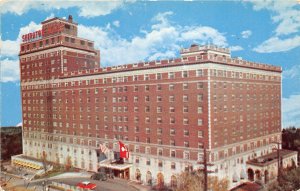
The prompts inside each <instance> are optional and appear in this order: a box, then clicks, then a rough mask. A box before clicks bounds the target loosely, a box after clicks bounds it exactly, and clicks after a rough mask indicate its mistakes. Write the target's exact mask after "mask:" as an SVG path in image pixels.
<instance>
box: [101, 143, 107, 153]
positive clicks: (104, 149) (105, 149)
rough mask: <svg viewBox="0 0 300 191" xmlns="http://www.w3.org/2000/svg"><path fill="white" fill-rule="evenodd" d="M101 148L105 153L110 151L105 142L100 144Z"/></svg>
mask: <svg viewBox="0 0 300 191" xmlns="http://www.w3.org/2000/svg"><path fill="white" fill-rule="evenodd" d="M100 150H101V151H102V152H103V153H106V152H108V151H109V149H108V148H107V147H106V145H105V144H100Z"/></svg>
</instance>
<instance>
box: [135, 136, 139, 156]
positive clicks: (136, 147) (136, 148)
mask: <svg viewBox="0 0 300 191" xmlns="http://www.w3.org/2000/svg"><path fill="white" fill-rule="evenodd" d="M136 139H137V140H138V141H136V142H139V138H138V137H136ZM134 151H135V152H136V153H139V152H140V147H139V146H138V145H135V148H134Z"/></svg>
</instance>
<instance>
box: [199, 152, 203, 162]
mask: <svg viewBox="0 0 300 191" xmlns="http://www.w3.org/2000/svg"><path fill="white" fill-rule="evenodd" d="M198 161H200V162H203V161H204V156H203V154H202V153H198Z"/></svg>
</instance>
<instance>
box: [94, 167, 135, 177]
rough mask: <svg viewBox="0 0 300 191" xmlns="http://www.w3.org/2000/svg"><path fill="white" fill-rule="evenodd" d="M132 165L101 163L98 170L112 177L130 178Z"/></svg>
mask: <svg viewBox="0 0 300 191" xmlns="http://www.w3.org/2000/svg"><path fill="white" fill-rule="evenodd" d="M131 166H132V164H116V163H112V164H110V163H101V164H100V168H99V169H98V172H102V173H105V174H106V175H107V177H110V178H114V177H116V178H122V179H126V180H128V179H129V178H130V170H129V168H130V167H131Z"/></svg>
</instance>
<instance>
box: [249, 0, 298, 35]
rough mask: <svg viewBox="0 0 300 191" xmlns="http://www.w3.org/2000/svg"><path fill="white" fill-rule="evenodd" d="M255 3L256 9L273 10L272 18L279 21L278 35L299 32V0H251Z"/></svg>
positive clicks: (276, 31) (276, 21)
mask: <svg viewBox="0 0 300 191" xmlns="http://www.w3.org/2000/svg"><path fill="white" fill-rule="evenodd" d="M250 2H252V3H253V8H254V10H257V11H258V10H262V9H266V10H269V11H271V12H272V13H273V14H272V20H273V22H275V23H279V24H278V26H277V28H276V30H275V33H276V36H279V35H288V34H292V33H297V32H299V29H300V11H299V9H298V8H297V6H299V4H298V3H297V1H275V0H266V1H250Z"/></svg>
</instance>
